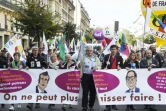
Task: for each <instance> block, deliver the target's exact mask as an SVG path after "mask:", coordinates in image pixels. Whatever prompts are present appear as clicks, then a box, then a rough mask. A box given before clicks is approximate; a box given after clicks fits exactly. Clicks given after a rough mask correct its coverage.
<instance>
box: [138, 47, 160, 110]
mask: <svg viewBox="0 0 166 111" xmlns="http://www.w3.org/2000/svg"><path fill="white" fill-rule="evenodd" d="M140 67H141V68H148V70H149V71H150V70H151V69H152V68H158V67H159V62H158V61H157V59H155V58H153V56H152V51H151V50H147V51H146V57H144V58H143V59H142V60H141V62H140ZM144 109H149V111H157V109H155V106H154V105H145V108H144Z"/></svg>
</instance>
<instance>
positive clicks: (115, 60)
mask: <svg viewBox="0 0 166 111" xmlns="http://www.w3.org/2000/svg"><path fill="white" fill-rule="evenodd" d="M110 51H111V53H110V54H107V55H106V56H105V57H104V61H103V63H102V69H118V70H120V69H121V68H123V58H122V57H121V56H120V55H117V53H118V46H117V45H111V47H110ZM112 109H113V110H117V107H116V106H115V105H112ZM110 110H111V106H110V105H106V109H105V110H104V111H110Z"/></svg>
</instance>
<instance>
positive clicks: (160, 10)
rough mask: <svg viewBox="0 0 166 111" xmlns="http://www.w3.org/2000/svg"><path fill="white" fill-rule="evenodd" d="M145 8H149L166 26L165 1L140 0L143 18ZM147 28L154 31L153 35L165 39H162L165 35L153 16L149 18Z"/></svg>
mask: <svg viewBox="0 0 166 111" xmlns="http://www.w3.org/2000/svg"><path fill="white" fill-rule="evenodd" d="M146 7H148V8H151V10H152V12H153V13H154V14H155V15H156V16H157V17H158V18H159V19H160V20H161V21H162V22H163V23H164V24H165V25H166V0H141V9H142V14H143V16H144V17H145V16H146ZM149 27H150V28H151V29H153V30H155V31H154V32H152V34H153V35H156V36H158V37H160V38H163V39H165V38H166V37H163V36H164V35H163V34H166V33H165V32H164V30H163V29H162V27H161V26H160V25H159V23H158V21H157V20H156V18H155V17H154V16H153V15H151V17H150V21H149ZM151 31H152V30H151ZM158 33H160V34H158Z"/></svg>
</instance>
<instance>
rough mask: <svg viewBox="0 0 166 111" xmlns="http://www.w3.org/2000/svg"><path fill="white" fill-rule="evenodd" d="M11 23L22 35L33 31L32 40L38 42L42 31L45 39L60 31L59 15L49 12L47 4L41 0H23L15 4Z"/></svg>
mask: <svg viewBox="0 0 166 111" xmlns="http://www.w3.org/2000/svg"><path fill="white" fill-rule="evenodd" d="M16 7H17V8H15V9H16V10H15V12H14V16H13V17H14V18H15V20H12V23H13V25H14V26H15V27H16V28H18V29H21V31H22V33H23V35H29V34H30V33H32V31H33V32H35V33H34V40H38V43H39V42H40V37H42V35H43V32H45V35H46V39H49V38H52V37H54V36H55V35H56V34H57V33H59V32H61V30H60V28H61V27H60V25H59V20H60V15H59V14H57V13H55V12H50V10H49V8H48V6H47V5H45V4H43V0H25V1H24V3H18V4H16Z"/></svg>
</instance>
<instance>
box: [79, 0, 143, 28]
mask: <svg viewBox="0 0 166 111" xmlns="http://www.w3.org/2000/svg"><path fill="white" fill-rule="evenodd" d="M80 1H81V3H82V4H83V6H84V7H85V9H86V10H87V11H88V13H89V16H90V18H91V26H93V25H96V26H101V27H103V26H109V25H113V24H114V21H119V22H120V27H121V28H128V27H130V26H131V24H132V23H133V22H134V21H135V20H136V19H137V18H138V17H139V11H141V8H140V7H141V6H140V4H141V3H140V2H141V0H80Z"/></svg>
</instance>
